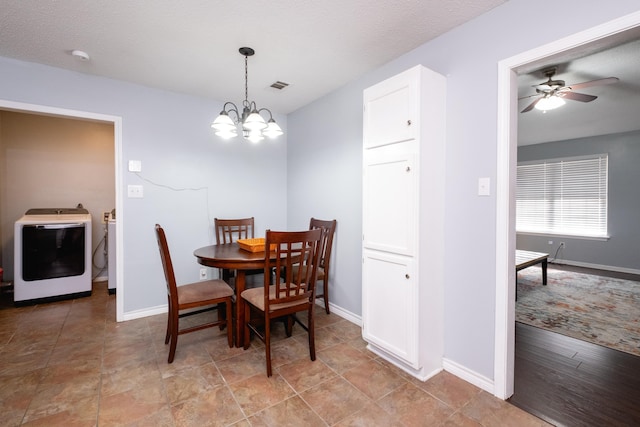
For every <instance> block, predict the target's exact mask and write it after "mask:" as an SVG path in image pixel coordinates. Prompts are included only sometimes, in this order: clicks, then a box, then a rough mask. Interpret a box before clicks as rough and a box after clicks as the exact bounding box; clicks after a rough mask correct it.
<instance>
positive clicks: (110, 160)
mask: <svg viewBox="0 0 640 427" xmlns="http://www.w3.org/2000/svg"><path fill="white" fill-rule="evenodd" d="M120 153H121V118H120V117H116V116H107V115H101V114H95V113H90V112H82V111H75V110H67V109H60V108H54V107H47V106H41V105H32V104H23V103H15V102H12V101H6V100H0V161H1V163H0V165H1V166H0V175H1V176H2V184H0V242H1V246H0V260H1V264H0V265H2V266H3V269H4V280H5V281H7V280H11V279H12V277H13V274H14V255H15V254H14V235H13V234H14V226H13V223H14V222H15V221H16V220H17V219H18V218H20V217H21V216H22V215H23V214H24V213H25V211H26V210H28V209H32V208H77V207H83V208H85V209H87V210H88V211H89V213H90V214H91V217H92V227H91V228H92V231H91V241H92V245H91V246H92V248H91V250H92V259H91V264H92V265H91V272H92V275H91V277H92V278H93V280H94V281H95V286H96V287H100V286H104V287H105V288H107V287H109V288H112V289H109V291H111V292H110V293H113V292H115V293H116V313H115V315H116V320H118V321H121V320H122V318H123V306H124V304H123V301H122V297H123V292H122V290H121V288H122V279H121V277H122V269H121V268H119V266H120V265H121V253H122V250H121V247H122V243H121V242H122V238H120V239H118V238H117V237H118V234H119V233H121V230H122V227H121V226H120V223H121V222H122V216H121V215H120V216H119V217H118V218H117V220H116V222H115V227H114V226H113V225H114V224H113V221H112V222H111V227H108V225H109V220H110V219H112V218H111V216H110V214H111V213H112V211H113V212H117V211H118V210H119V209H118V206H121V196H120V194H119V191H118V188H119V185H118V182H119V180H120V178H119V174H118V170H119V166H120V157H121V155H120ZM119 201H120V202H119ZM80 205H81V206H80ZM108 230H109V231H111V234H112V236H111V239H109V238H108V236H107V232H108ZM114 232H115V233H114ZM113 234H115V236H114V235H113ZM109 240H111V241H113V242H115V247H112V248H110V249H111V250H109V248H108V245H109ZM112 245H113V243H112ZM114 249H115V250H114ZM109 253H110V254H111V256H109ZM114 255H115V256H114ZM109 264H111V267H112V268H109ZM114 266H115V269H114V268H113V267H114ZM109 273H111V276H114V277H109ZM114 273H115V274H114ZM114 284H115V286H114Z"/></svg>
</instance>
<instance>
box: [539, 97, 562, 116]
mask: <svg viewBox="0 0 640 427" xmlns="http://www.w3.org/2000/svg"><path fill="white" fill-rule="evenodd" d="M564 104H566V102H565V101H564V99H562V98H560V97H559V96H545V97H544V98H542V99H540V100H539V101H538V102H537V103H536V109H537V110H540V111H543V112H544V111H549V110H555V109H556V108H558V107H562V106H563V105H564Z"/></svg>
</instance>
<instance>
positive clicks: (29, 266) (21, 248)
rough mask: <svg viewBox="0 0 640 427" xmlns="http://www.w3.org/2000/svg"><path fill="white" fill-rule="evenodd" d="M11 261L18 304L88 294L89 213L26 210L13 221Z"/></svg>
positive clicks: (64, 209) (53, 209)
mask: <svg viewBox="0 0 640 427" xmlns="http://www.w3.org/2000/svg"><path fill="white" fill-rule="evenodd" d="M14 260H15V261H14V267H15V268H14V276H15V277H14V302H15V303H16V304H18V305H20V304H28V303H36V302H43V301H51V300H59V299H67V298H75V297H79V296H89V295H91V282H92V277H91V274H92V268H91V215H90V214H89V212H88V211H87V210H86V209H83V208H44V209H29V210H28V211H27V212H26V213H25V215H24V216H22V218H20V219H19V220H18V221H16V222H15V229H14Z"/></svg>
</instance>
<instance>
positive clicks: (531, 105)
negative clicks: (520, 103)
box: [520, 96, 544, 113]
mask: <svg viewBox="0 0 640 427" xmlns="http://www.w3.org/2000/svg"><path fill="white" fill-rule="evenodd" d="M542 98H544V97H542V96H541V97H540V98H538V99H536V100H535V101H533V102H532V103H531V104H529V105H527V108H525V109H524V110H522V111H520V112H521V113H526V112H527V111H531V110H533V107H535V106H536V104H537V103H538V102H539V101H540V100H541V99H542Z"/></svg>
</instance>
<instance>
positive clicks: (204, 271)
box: [200, 268, 207, 280]
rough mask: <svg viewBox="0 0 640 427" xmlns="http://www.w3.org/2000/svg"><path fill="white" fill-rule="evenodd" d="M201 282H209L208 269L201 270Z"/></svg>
mask: <svg viewBox="0 0 640 427" xmlns="http://www.w3.org/2000/svg"><path fill="white" fill-rule="evenodd" d="M200 280H207V269H206V268H201V269H200Z"/></svg>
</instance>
